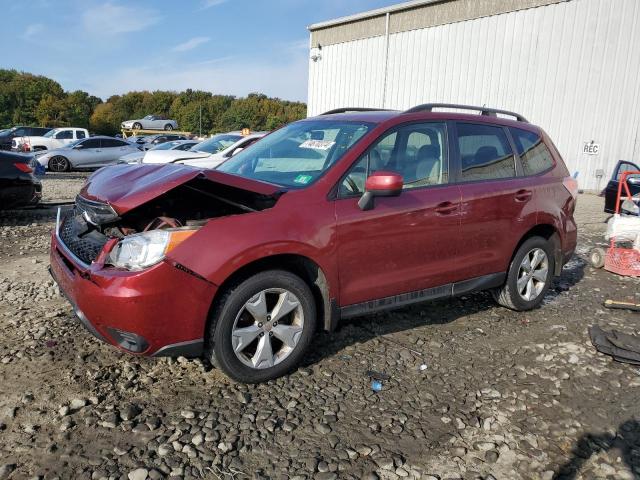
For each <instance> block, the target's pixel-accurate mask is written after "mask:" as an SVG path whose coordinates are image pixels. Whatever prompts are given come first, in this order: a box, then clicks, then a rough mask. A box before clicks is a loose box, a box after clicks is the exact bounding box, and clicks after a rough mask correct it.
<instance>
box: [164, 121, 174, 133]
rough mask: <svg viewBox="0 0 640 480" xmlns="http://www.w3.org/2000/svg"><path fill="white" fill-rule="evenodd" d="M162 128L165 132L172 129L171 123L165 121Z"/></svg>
mask: <svg viewBox="0 0 640 480" xmlns="http://www.w3.org/2000/svg"><path fill="white" fill-rule="evenodd" d="M164 129H165V130H166V131H167V132H170V131H171V130H173V125H171V124H170V123H167V124H166V125H165V126H164Z"/></svg>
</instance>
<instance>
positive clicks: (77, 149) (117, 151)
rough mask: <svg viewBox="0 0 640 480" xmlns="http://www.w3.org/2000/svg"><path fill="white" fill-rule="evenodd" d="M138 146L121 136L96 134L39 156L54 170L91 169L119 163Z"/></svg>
mask: <svg viewBox="0 0 640 480" xmlns="http://www.w3.org/2000/svg"><path fill="white" fill-rule="evenodd" d="M138 151H139V149H138V147H137V146H135V145H133V144H131V143H129V142H126V141H124V140H122V139H119V138H113V137H103V136H96V137H90V138H85V139H83V140H78V141H76V142H75V143H72V144H70V145H67V146H65V147H62V148H57V149H55V150H50V151H47V152H45V153H44V154H42V155H39V156H38V157H37V160H38V163H40V165H42V166H44V167H46V168H47V169H48V170H49V171H52V172H67V171H69V170H77V169H91V168H99V167H104V166H105V165H112V164H114V163H118V160H119V159H120V157H122V156H124V155H127V154H129V153H134V152H138Z"/></svg>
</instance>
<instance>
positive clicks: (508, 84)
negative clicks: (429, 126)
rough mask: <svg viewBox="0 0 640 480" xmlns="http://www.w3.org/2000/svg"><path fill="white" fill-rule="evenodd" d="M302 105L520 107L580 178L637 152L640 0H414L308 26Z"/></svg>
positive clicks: (590, 181) (583, 181)
mask: <svg viewBox="0 0 640 480" xmlns="http://www.w3.org/2000/svg"><path fill="white" fill-rule="evenodd" d="M309 31H310V33H311V38H310V47H311V53H310V60H309V98H308V105H309V106H308V114H309V115H316V114H319V113H322V112H323V111H326V110H330V109H332V108H338V107H382V108H394V109H407V108H409V107H412V106H414V105H417V104H420V103H426V102H446V103H463V104H470V105H485V106H488V107H489V106H490V107H495V108H502V109H506V110H512V111H516V112H519V113H521V114H522V115H524V116H525V117H527V118H528V119H529V121H531V122H532V123H535V124H537V125H540V126H541V127H543V128H544V129H545V130H546V131H547V132H548V133H549V134H550V136H551V137H552V138H553V139H554V141H555V143H556V145H557V146H558V148H559V150H560V151H561V153H562V154H563V156H564V158H565V161H566V163H567V166H568V167H569V170H570V171H571V172H572V173H574V172H578V180H579V183H580V186H581V188H584V189H588V190H595V189H599V188H603V187H604V185H606V182H607V179H608V178H609V177H610V175H611V173H612V170H613V167H614V166H615V164H616V162H617V161H618V160H621V159H625V160H632V161H633V160H635V161H636V163H637V162H638V161H640V0H414V1H410V2H406V3H402V4H398V5H394V6H391V7H387V8H383V9H379V10H372V11H369V12H365V13H362V14H358V15H353V16H350V17H344V18H339V19H336V20H331V21H328V22H323V23H318V24H315V25H311V26H310V27H309Z"/></svg>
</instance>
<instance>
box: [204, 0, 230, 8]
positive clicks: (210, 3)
mask: <svg viewBox="0 0 640 480" xmlns="http://www.w3.org/2000/svg"><path fill="white" fill-rule="evenodd" d="M226 1H227V0H203V2H202V9H203V10H204V9H207V8H211V7H215V6H218V5H222V4H223V3H224V2H226Z"/></svg>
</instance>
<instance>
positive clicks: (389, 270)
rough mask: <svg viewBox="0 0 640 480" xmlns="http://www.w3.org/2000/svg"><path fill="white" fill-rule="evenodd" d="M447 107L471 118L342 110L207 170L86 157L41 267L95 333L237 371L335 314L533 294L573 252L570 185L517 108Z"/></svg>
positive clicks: (272, 362) (252, 373)
mask: <svg viewBox="0 0 640 480" xmlns="http://www.w3.org/2000/svg"><path fill="white" fill-rule="evenodd" d="M446 107H447V108H450V109H455V110H456V111H459V110H461V109H466V110H473V111H477V112H481V114H480V115H476V114H470V113H464V114H463V113H452V112H441V111H439V112H435V111H434V109H440V108H444V107H443V105H433V104H426V105H419V106H416V107H414V108H412V109H410V110H407V111H404V112H399V111H368V112H359V111H353V109H339V110H337V111H333V112H328V113H327V114H325V115H320V116H318V117H315V118H308V119H305V120H301V121H298V122H295V123H291V124H289V125H287V126H285V127H283V128H281V129H279V130H277V131H276V132H274V133H272V134H271V135H269V136H267V137H265V138H264V139H263V140H260V141H259V142H258V143H256V144H255V145H253V146H251V147H249V148H247V149H246V150H243V151H241V152H240V153H238V154H237V155H235V156H233V157H232V158H230V159H229V160H227V161H226V162H224V163H223V164H222V165H220V166H219V167H218V168H217V169H215V170H206V169H197V168H192V167H186V166H183V165H150V164H142V165H138V166H136V167H134V168H131V167H129V166H125V165H121V166H120V165H116V166H114V167H112V168H109V169H104V170H101V171H98V172H96V173H94V174H93V175H92V176H91V177H90V178H89V179H88V182H87V184H86V185H85V186H84V187H83V189H82V190H81V192H80V195H79V196H78V198H77V202H76V208H75V210H74V211H73V212H69V213H68V214H67V215H66V216H65V217H64V218H62V220H61V222H60V224H59V225H58V226H57V227H56V229H55V230H54V231H53V232H52V242H51V254H50V260H51V270H52V274H53V276H54V278H55V279H56V281H57V283H58V285H59V286H60V288H61V290H62V291H63V292H65V293H66V296H67V298H68V299H69V300H70V302H71V303H72V304H73V308H74V310H75V312H76V313H77V314H78V316H79V318H80V319H81V320H82V322H83V323H84V324H85V326H87V327H88V329H89V331H91V332H92V333H93V334H94V335H96V336H97V337H98V338H100V339H102V340H103V341H106V342H108V343H110V344H112V345H114V346H116V347H117V348H119V349H121V350H122V351H125V352H129V353H134V354H142V355H154V356H162V355H173V356H175V355H198V354H205V355H207V356H208V357H209V358H210V359H211V361H212V362H213V363H214V364H215V365H217V366H218V367H220V368H221V369H222V370H223V371H224V372H226V373H227V374H228V375H229V376H231V377H232V378H234V379H236V380H238V381H242V382H262V381H267V380H270V379H273V378H275V377H278V376H280V375H283V374H285V373H287V372H289V371H290V370H291V369H293V368H295V367H296V365H297V364H298V363H299V362H300V361H301V360H302V359H303V358H305V355H306V350H307V347H308V346H309V344H310V343H311V340H312V338H313V336H314V335H315V333H316V331H317V329H318V327H319V328H323V329H325V330H329V331H330V330H332V329H334V328H336V326H337V325H338V323H339V322H340V320H341V319H343V318H349V317H354V316H361V315H365V314H368V313H371V312H376V311H380V310H384V309H391V308H398V307H402V306H405V305H408V304H411V303H414V302H424V301H426V300H431V299H435V298H450V297H452V296H459V295H465V294H468V293H470V292H474V291H478V290H490V291H491V292H492V294H493V297H494V298H495V300H496V301H497V302H498V303H499V304H500V305H503V306H505V307H507V308H510V309H513V310H517V311H526V310H531V309H534V308H537V307H539V306H540V305H541V304H542V302H543V300H544V298H545V294H546V292H547V291H548V289H549V287H550V286H551V284H552V282H553V279H554V277H555V276H558V275H560V274H561V272H562V266H563V265H564V264H566V262H568V260H569V259H570V258H571V257H572V255H573V253H574V250H575V248H576V240H577V228H576V223H575V221H574V219H573V213H574V209H575V205H576V198H577V193H578V192H577V183H576V181H575V180H574V179H573V178H571V177H570V175H569V172H568V170H567V168H566V166H565V164H564V162H563V160H562V158H561V157H560V154H559V152H558V151H557V150H556V148H555V147H554V145H553V143H552V142H551V140H550V139H549V137H548V136H547V134H546V133H545V132H544V131H543V130H542V129H541V128H539V127H536V126H534V125H532V124H530V123H528V122H527V121H526V120H525V119H524V118H523V117H522V116H520V115H518V114H515V113H511V112H505V111H500V110H495V109H490V108H484V107H465V106H459V105H447V106H446ZM498 115H501V116H498ZM504 116H510V117H513V120H512V119H507V118H504ZM87 219H88V220H89V221H87ZM113 232H116V233H115V234H114V233H113ZM159 318H161V319H162V321H159Z"/></svg>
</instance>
